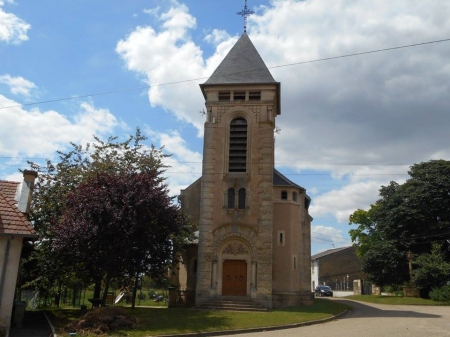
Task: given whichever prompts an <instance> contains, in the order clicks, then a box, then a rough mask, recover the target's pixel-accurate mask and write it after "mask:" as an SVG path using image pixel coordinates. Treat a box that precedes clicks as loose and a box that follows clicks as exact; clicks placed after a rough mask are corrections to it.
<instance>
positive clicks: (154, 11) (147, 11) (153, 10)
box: [142, 6, 161, 17]
mask: <svg viewBox="0 0 450 337" xmlns="http://www.w3.org/2000/svg"><path fill="white" fill-rule="evenodd" d="M160 9H161V7H159V6H157V7H155V8H151V9H144V10H142V12H144V13H145V14H149V15H151V16H155V17H157V16H158V13H159V11H160Z"/></svg>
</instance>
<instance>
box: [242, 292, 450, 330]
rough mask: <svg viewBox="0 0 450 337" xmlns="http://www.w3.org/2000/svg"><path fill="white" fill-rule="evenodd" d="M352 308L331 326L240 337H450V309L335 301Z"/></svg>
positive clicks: (305, 327) (306, 327)
mask: <svg viewBox="0 0 450 337" xmlns="http://www.w3.org/2000/svg"><path fill="white" fill-rule="evenodd" d="M333 301H339V302H342V303H346V304H348V305H350V306H352V307H353V308H354V309H353V311H352V312H351V313H349V314H348V315H346V316H344V317H342V318H340V319H338V320H335V321H331V322H328V323H324V324H317V325H310V326H304V327H300V328H294V329H285V330H276V331H266V332H257V333H249V334H240V335H239V336H248V337H255V336H256V335H257V336H258V337H259V336H261V337H288V336H289V337H290V336H302V337H309V336H310V337H385V336H387V337H432V336H433V337H434V336H450V307H449V306H445V307H444V306H442V307H435V306H417V305H379V304H369V303H362V302H355V301H350V300H343V299H339V300H338V299H333Z"/></svg>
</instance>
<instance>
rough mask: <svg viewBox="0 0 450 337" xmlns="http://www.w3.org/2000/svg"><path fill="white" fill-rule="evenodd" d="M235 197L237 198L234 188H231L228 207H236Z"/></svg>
mask: <svg viewBox="0 0 450 337" xmlns="http://www.w3.org/2000/svg"><path fill="white" fill-rule="evenodd" d="M235 198H236V196H235V192H234V188H229V189H228V208H234V205H235V203H234V200H235Z"/></svg>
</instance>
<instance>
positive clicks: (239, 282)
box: [217, 237, 252, 296]
mask: <svg viewBox="0 0 450 337" xmlns="http://www.w3.org/2000/svg"><path fill="white" fill-rule="evenodd" d="M218 251H219V254H218V256H217V257H218V261H217V262H218V266H219V270H218V271H219V273H218V274H219V275H218V277H217V279H218V282H219V284H218V288H219V289H218V290H219V294H220V295H222V296H248V295H250V287H251V283H250V279H251V266H252V262H251V253H250V252H251V249H250V245H249V244H248V243H247V242H246V241H244V240H243V239H242V238H238V237H231V238H228V239H227V240H225V241H224V242H223V243H222V245H220V248H219V250H218Z"/></svg>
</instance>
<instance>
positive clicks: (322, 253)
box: [311, 246, 352, 260]
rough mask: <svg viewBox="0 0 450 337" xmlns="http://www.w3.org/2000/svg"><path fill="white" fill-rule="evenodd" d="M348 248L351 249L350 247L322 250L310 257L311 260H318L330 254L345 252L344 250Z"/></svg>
mask: <svg viewBox="0 0 450 337" xmlns="http://www.w3.org/2000/svg"><path fill="white" fill-rule="evenodd" d="M349 248H352V246H350V247H341V248H333V249H328V250H324V251H323V252H320V253H317V254H314V255H312V256H311V260H317V259H320V258H321V257H324V256H327V255H331V254H334V253H337V252H340V251H341V250H345V249H349Z"/></svg>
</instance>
